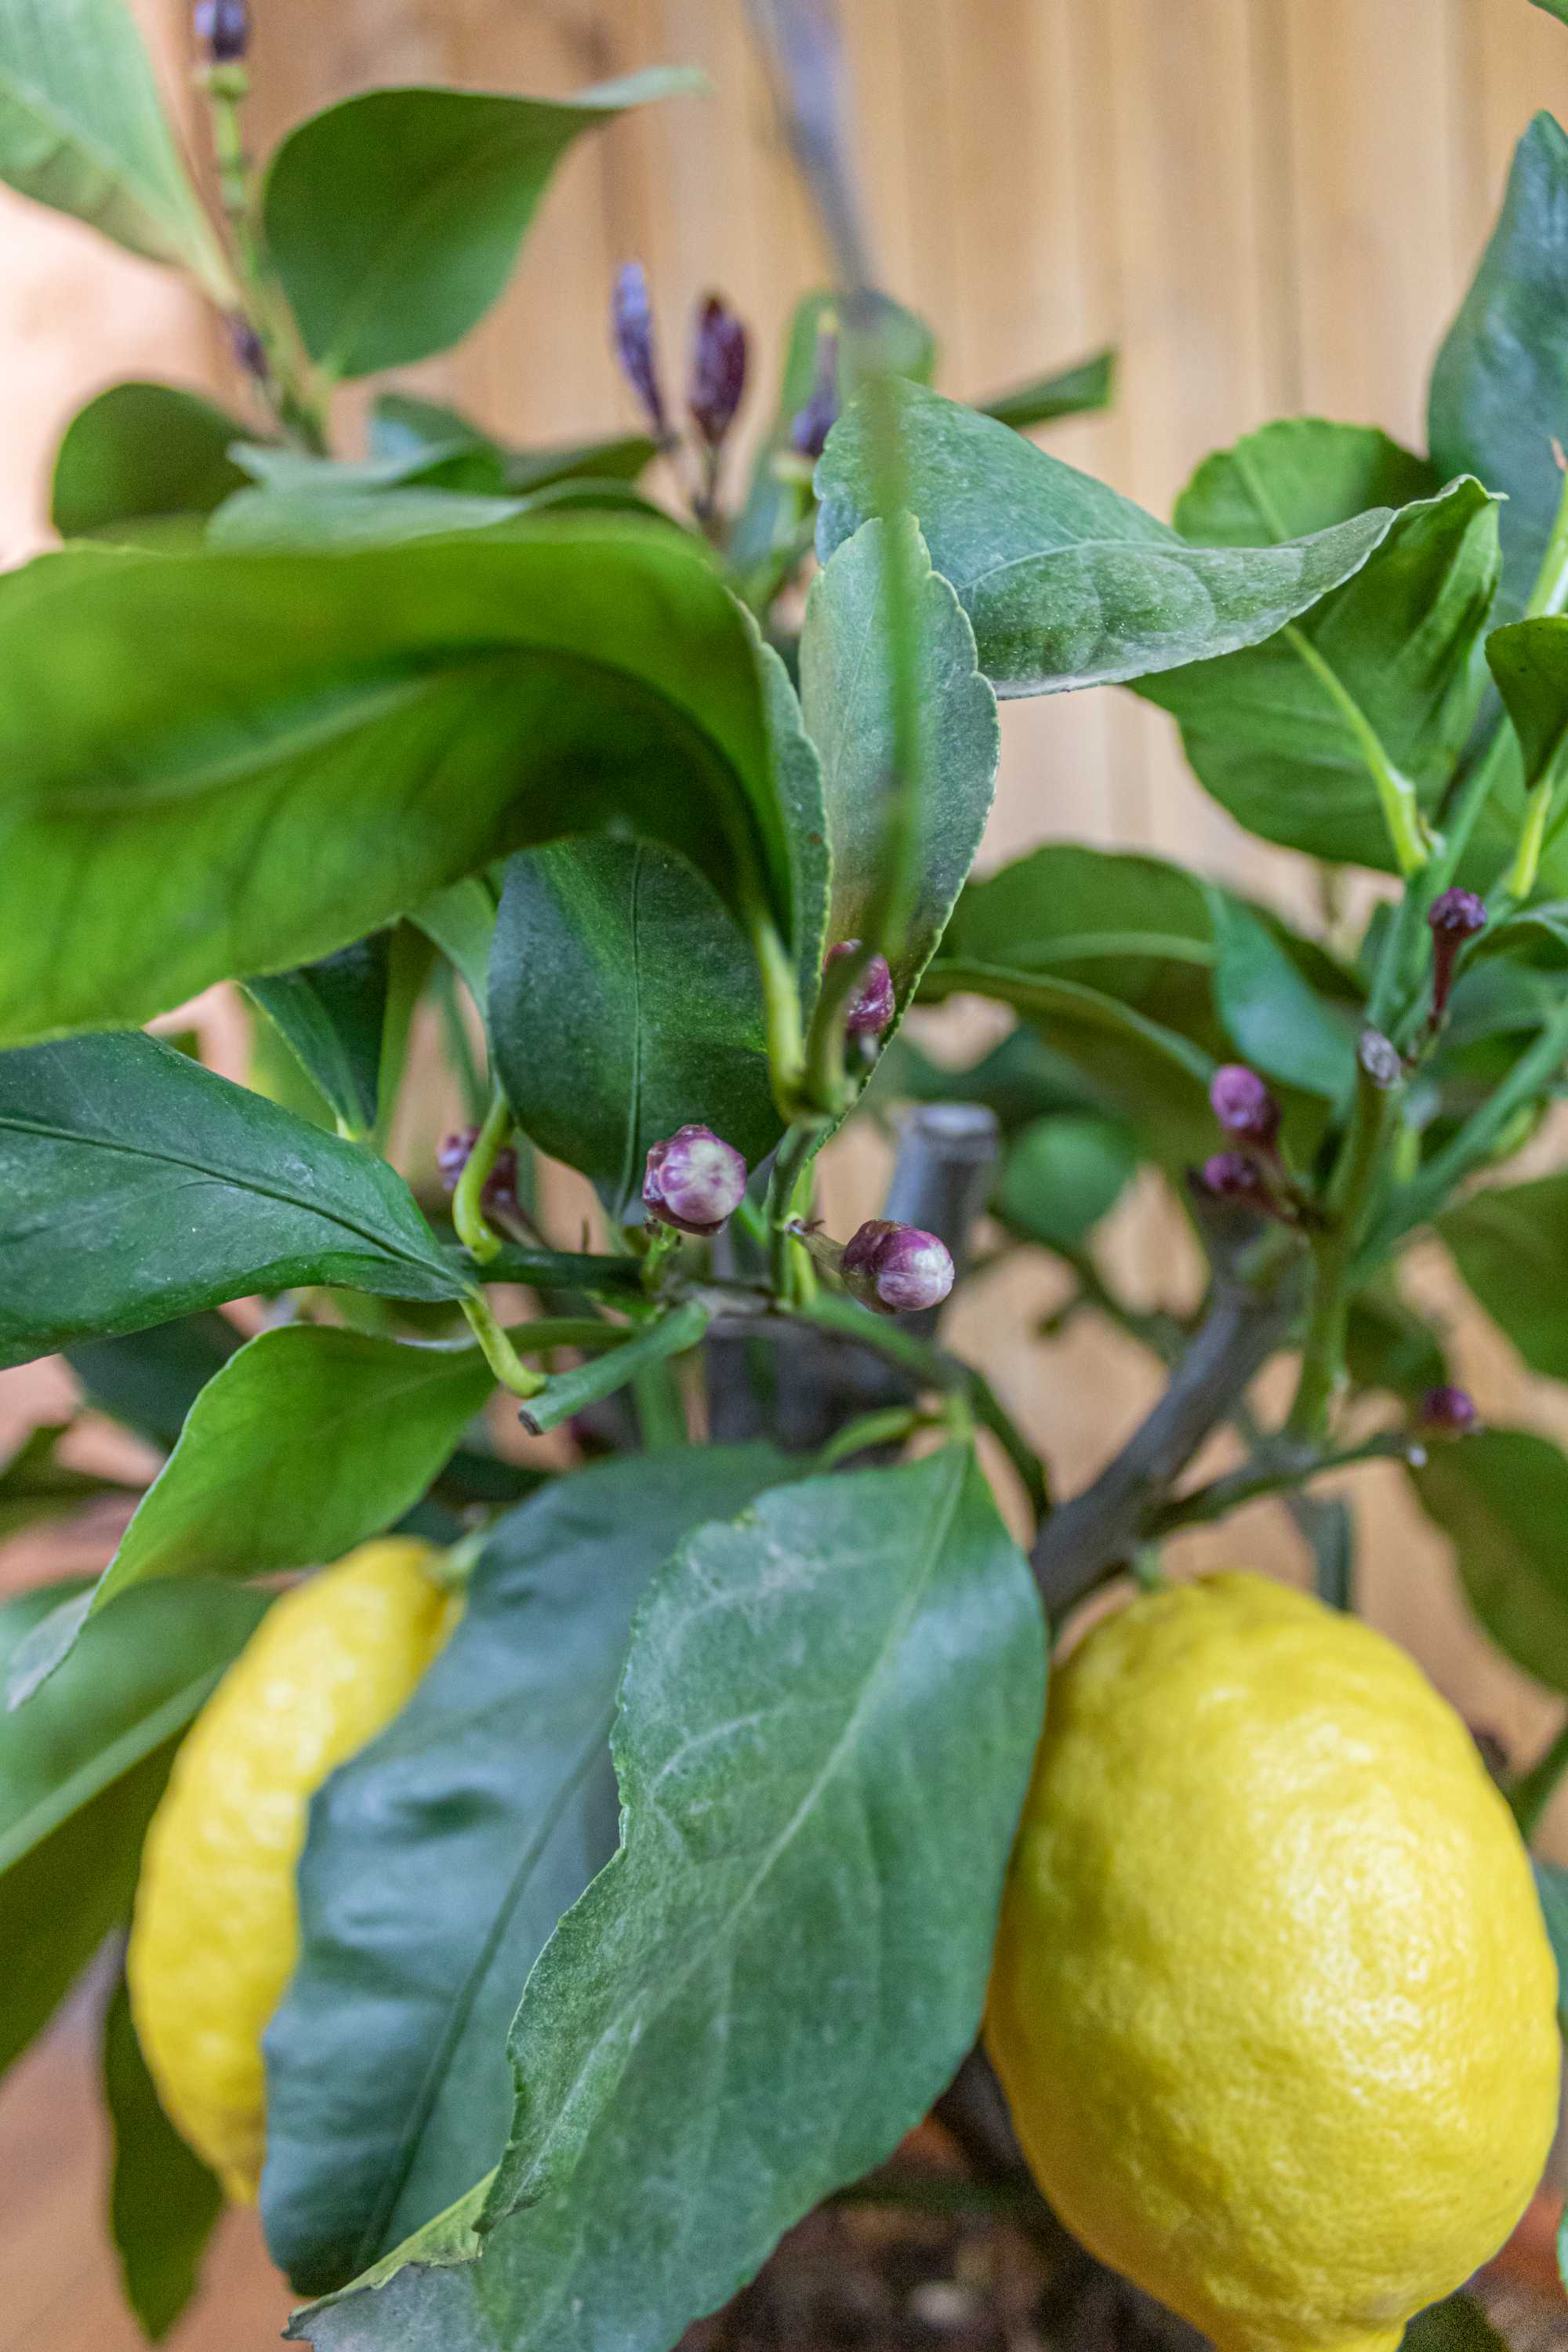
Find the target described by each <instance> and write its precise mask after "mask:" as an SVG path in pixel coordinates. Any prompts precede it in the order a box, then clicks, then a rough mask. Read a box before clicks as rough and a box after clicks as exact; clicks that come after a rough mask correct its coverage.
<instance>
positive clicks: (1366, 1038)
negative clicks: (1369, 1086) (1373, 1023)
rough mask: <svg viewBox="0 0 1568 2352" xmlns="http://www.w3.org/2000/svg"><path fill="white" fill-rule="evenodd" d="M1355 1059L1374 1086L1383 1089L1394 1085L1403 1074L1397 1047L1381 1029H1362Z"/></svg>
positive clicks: (1403, 1070) (1402, 1062)
mask: <svg viewBox="0 0 1568 2352" xmlns="http://www.w3.org/2000/svg"><path fill="white" fill-rule="evenodd" d="M1356 1059H1357V1061H1358V1062H1359V1063H1360V1064H1361V1066H1362V1068H1363V1070H1364V1071H1365V1072H1366V1075H1367V1076H1368V1077H1369V1078H1370V1079H1371V1080H1372V1083H1373V1086H1374V1087H1383V1088H1384V1090H1385V1091H1386V1090H1387V1088H1388V1087H1396V1086H1397V1085H1398V1084H1399V1081H1400V1079H1401V1078H1402V1077H1403V1076H1405V1064H1404V1061H1403V1059H1402V1058H1401V1055H1400V1052H1399V1048H1398V1046H1397V1045H1394V1042H1393V1040H1392V1039H1391V1038H1388V1037H1385V1036H1384V1034H1383V1032H1382V1030H1381V1029H1363V1031H1362V1033H1361V1037H1360V1040H1359V1041H1358V1043H1357V1045H1356Z"/></svg>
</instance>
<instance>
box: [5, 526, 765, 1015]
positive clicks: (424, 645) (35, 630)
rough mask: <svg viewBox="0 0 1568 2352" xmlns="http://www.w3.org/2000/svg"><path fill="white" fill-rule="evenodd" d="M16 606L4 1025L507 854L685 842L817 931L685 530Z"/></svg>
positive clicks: (293, 941)
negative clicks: (576, 840) (794, 883)
mask: <svg viewBox="0 0 1568 2352" xmlns="http://www.w3.org/2000/svg"><path fill="white" fill-rule="evenodd" d="M6 586H7V593H6V595H5V597H4V598H0V681H3V683H0V780H3V781H0V815H3V816H4V817H5V818H7V819H9V821H10V832H9V836H8V839H7V845H6V856H5V861H4V863H3V865H0V1039H3V1040H5V1041H7V1042H21V1041H23V1040H26V1039H27V1038H30V1037H33V1036H37V1034H40V1033H41V1032H44V1031H49V1032H53V1033H58V1032H61V1031H64V1030H68V1029H77V1028H83V1027H90V1026H94V1025H97V1026H105V1025H109V1024H114V1023H123V1022H131V1021H138V1020H142V1019H144V1018H149V1017H151V1015H152V1014H153V1013H154V1012H156V1011H160V1010H167V1009H168V1008H169V1007H170V1006H171V1005H172V1004H174V1003H179V1002H180V1001H182V1000H183V999H184V997H185V996H187V995H188V994H190V993H192V992H194V991H195V990H196V989H198V988H201V987H203V986H205V984H206V983H207V982H210V981H212V980H215V979H218V978H223V977H236V976H249V975H251V974H254V973H258V972H268V971H281V970H285V969H287V968H289V966H292V965H296V964H300V963H306V962H311V961H316V960H317V959H318V958H320V957H321V956H323V955H329V954H331V953H332V952H334V951H335V950H337V949H339V948H342V947H346V946H347V945H348V944H349V943H350V941H351V940H356V939H362V938H363V937H364V935H365V934H366V933H367V932H368V931H371V930H373V929H375V928H376V926H377V925H378V924H381V923H384V922H385V921H387V920H388V919H390V918H391V917H392V916H394V915H395V914H398V913H400V912H402V911H404V910H405V909H406V908H410V907H413V906H416V905H417V904H418V903H419V902H420V901H421V900H422V899H424V898H427V897H428V896H429V895H430V893H431V892H432V891H434V890H437V889H440V888H442V887H445V886H447V884H449V883H452V882H455V881H457V880H458V879H459V878H460V877H462V876H463V875H464V874H467V873H469V872H472V871H475V870H477V869H478V868H479V867H480V866H485V865H488V864H489V862H490V861H491V860H492V859H494V858H496V857H499V856H502V855H504V854H505V853H506V852H507V851H509V850H510V849H514V848H521V847H522V846H524V845H529V844H531V843H534V842H539V841H542V840H548V839H552V838H556V837H558V836H559V835H560V834H561V833H562V832H563V830H566V829H568V828H569V829H571V830H572V831H574V832H578V833H592V832H599V831H615V832H618V833H620V834H621V835H626V833H628V832H629V833H634V834H637V835H643V836H649V837H654V838H658V839H660V840H662V841H663V842H664V843H666V845H668V846H671V847H673V848H676V849H678V850H679V851H680V852H681V853H682V854H683V855H688V856H690V857H691V858H692V860H693V862H694V863H695V864H696V865H698V866H700V868H701V869H702V870H703V871H704V872H705V873H706V874H707V876H708V877H709V879H710V881H711V882H712V883H713V885H714V887H715V888H716V889H718V890H719V892H720V894H721V896H722V897H723V898H725V900H726V903H728V904H730V905H731V906H739V905H741V904H742V903H743V902H745V901H747V900H748V898H750V897H758V896H762V895H766V896H768V897H770V898H771V900H772V904H773V912H774V918H775V920H776V922H777V924H778V928H779V929H780V932H781V935H783V936H784V937H786V938H787V937H791V936H793V935H794V928H795V927H794V921H793V918H792V911H791V883H790V869H789V856H788V849H787V845H786V842H785V837H784V818H783V815H782V813H781V811H780V808H779V805H778V800H777V793H776V787H775V784H774V782H773V755H772V750H771V745H770V741H769V736H768V731H767V714H766V707H765V681H764V680H763V677H762V676H761V672H760V668H759V662H758V656H757V653H756V648H755V644H754V639H753V635H752V631H751V630H750V628H749V626H748V624H747V622H746V620H745V617H744V615H743V614H742V612H741V611H740V610H739V608H738V607H737V606H736V605H735V604H734V603H733V601H732V599H731V597H730V596H729V594H728V593H727V592H726V591H725V589H724V588H723V586H722V584H721V582H720V581H719V580H718V578H717V577H716V575H715V574H714V572H713V571H712V569H711V567H710V565H709V563H708V562H706V560H705V559H704V558H703V557H702V556H701V555H700V553H698V552H697V551H696V550H695V549H694V548H692V547H691V546H689V544H688V543H687V542H686V541H685V540H684V539H683V538H682V537H681V536H680V535H679V534H678V533H676V532H675V531H673V530H668V529H665V528H661V529H659V530H643V529H640V528H637V527H636V526H634V525H631V524H611V523H608V522H606V521H604V520H589V519H587V518H580V519H578V520H576V521H566V520H563V521H559V522H553V523H549V524H544V523H540V524H532V525H529V526H527V527H526V530H525V529H524V527H523V526H521V525H520V526H518V527H517V529H516V530H515V531H513V532H510V533H509V534H508V535H507V537H506V538H505V539H504V540H500V539H496V538H495V537H493V536H486V535H483V534H479V535H473V536H470V537H468V538H466V539H462V540H455V541H426V542H422V543H418V544H415V545H412V546H406V547H397V548H388V549H379V550H371V551H366V552H364V553H360V554H353V555H344V556H342V557H341V558H339V559H337V560H335V561H334V562H331V563H325V562H321V560H320V558H319V557H314V558H313V557H309V556H303V555H251V556H242V555H229V556H224V555H218V554H211V553H208V554H203V555H195V556H184V555H176V556H164V557H159V558H153V557H137V556H109V555H95V556H93V557H92V558H90V559H89V558H87V557H85V556H77V557H71V556H55V557H45V558H43V559H41V561H40V562H38V563H37V564H35V565H34V566H32V567H30V570H29V571H27V572H23V573H20V574H13V575H12V576H11V578H10V580H9V581H8V582H7V583H6Z"/></svg>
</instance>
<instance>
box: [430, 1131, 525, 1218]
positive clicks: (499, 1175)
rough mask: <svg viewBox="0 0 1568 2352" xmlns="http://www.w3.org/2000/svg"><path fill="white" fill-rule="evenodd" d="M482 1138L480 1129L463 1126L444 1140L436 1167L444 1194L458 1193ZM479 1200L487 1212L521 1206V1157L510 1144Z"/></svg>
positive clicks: (438, 1151)
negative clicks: (518, 1168)
mask: <svg viewBox="0 0 1568 2352" xmlns="http://www.w3.org/2000/svg"><path fill="white" fill-rule="evenodd" d="M478 1141H479V1129H478V1128H477V1127H459V1128H458V1129H455V1131H454V1132H453V1133H452V1134H450V1135H447V1136H443V1137H442V1139H441V1142H440V1145H439V1147H438V1148H437V1153H436V1165H437V1168H438V1169H439V1171H440V1172H441V1189H442V1191H443V1192H456V1191H457V1189H458V1179H459V1177H460V1176H461V1175H462V1172H463V1171H464V1169H465V1168H466V1167H467V1166H468V1160H469V1159H470V1157H471V1156H472V1153H473V1149H474V1146H475V1144H476V1143H477V1142H478ZM479 1200H480V1203H481V1205H482V1206H483V1207H485V1208H487V1209H500V1210H502V1211H505V1210H508V1209H513V1210H515V1209H516V1207H517V1205H518V1199H517V1154H516V1152H515V1151H514V1150H512V1149H511V1147H510V1144H509V1145H508V1146H507V1147H506V1149H505V1150H501V1151H498V1152H497V1154H496V1160H495V1166H494V1167H493V1168H492V1169H491V1170H490V1172H489V1175H488V1176H487V1177H486V1178H485V1182H484V1190H483V1192H481V1193H480V1195H479Z"/></svg>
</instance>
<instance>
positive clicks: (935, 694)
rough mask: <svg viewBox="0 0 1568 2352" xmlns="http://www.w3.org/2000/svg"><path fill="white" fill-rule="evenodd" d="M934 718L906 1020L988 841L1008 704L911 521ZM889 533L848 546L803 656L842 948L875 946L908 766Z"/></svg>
mask: <svg viewBox="0 0 1568 2352" xmlns="http://www.w3.org/2000/svg"><path fill="white" fill-rule="evenodd" d="M899 528H900V530H902V531H903V532H904V533H905V534H906V541H907V544H906V548H905V551H904V554H903V558H902V568H903V572H904V576H905V578H906V579H907V580H908V581H909V582H910V583H911V593H912V595H913V597H914V600H915V620H916V629H917V639H918V645H919V652H918V656H917V663H918V669H917V686H918V692H919V698H920V708H921V716H922V719H923V720H924V755H923V765H922V778H923V801H922V806H921V856H920V864H919V891H918V896H917V898H916V900H915V903H914V906H913V908H912V909H911V911H910V920H909V926H908V930H907V933H906V937H905V941H904V945H903V948H902V950H901V951H900V954H899V955H898V956H897V957H896V959H894V961H893V980H894V983H895V987H896V991H897V995H898V1002H899V1005H900V1011H901V1010H902V1009H903V1007H904V1006H905V1005H907V1004H908V1003H909V1001H910V997H911V996H912V995H913V993H914V990H915V986H916V983H917V982H918V981H919V979H920V976H921V972H922V971H924V970H925V968H926V965H927V964H928V963H929V962H930V961H931V956H932V954H933V952H934V950H935V949H936V945H937V941H938V940H940V939H941V937H942V930H943V928H944V926H945V925H946V922H947V919H948V917H949V915H950V914H951V913H952V908H953V904H954V902H955V900H956V899H957V897H958V894H959V891H960V889H961V888H962V887H963V880H964V877H965V876H966V875H967V874H968V872H969V869H970V866H972V865H973V862H974V856H975V852H976V851H977V850H978V849H979V847H980V839H981V835H982V834H983V833H984V830H985V820H986V817H987V816H988V814H990V809H991V796H992V793H993V790H994V785H995V781H996V762H997V760H998V758H999V757H1000V753H1001V731H1000V727H999V724H998V720H997V715H996V698H995V696H994V694H993V692H992V691H991V688H990V687H989V685H988V684H987V683H986V681H985V679H984V677H981V675H980V673H979V671H978V669H977V668H976V667H975V652H974V633H973V630H972V629H971V627H970V625H969V623H968V621H967V620H966V619H965V617H964V614H963V608H962V606H961V605H960V604H959V602H958V599H957V597H956V596H955V595H954V594H953V592H952V588H951V587H950V586H949V585H948V583H947V582H946V581H945V580H942V579H939V578H938V576H937V574H936V573H935V572H933V571H932V570H931V558H930V557H929V555H928V554H927V553H926V550H925V546H924V543H923V541H921V536H920V533H919V531H918V530H916V529H915V527H914V525H913V524H912V523H911V522H910V521H909V520H908V518H907V517H906V518H904V519H903V520H901V521H900V525H899ZM884 531H885V526H884V525H883V524H882V523H880V522H869V523H867V524H866V525H865V527H864V528H863V529H862V530H859V531H858V532H857V534H856V536H855V537H854V538H853V539H852V540H847V541H846V542H845V543H844V545H843V546H842V547H841V548H840V549H839V550H838V551H837V554H836V555H835V556H834V557H833V559H832V561H831V562H829V563H828V564H827V565H826V567H825V568H824V570H823V571H822V572H819V573H818V575H817V577H816V581H815V582H814V583H813V584H812V590H811V593H810V596H809V597H808V598H807V600H806V609H805V630H804V632H803V634H802V636H801V645H800V687H801V709H802V711H803V713H804V715H805V725H806V731H807V732H808V734H809V735H810V736H811V739H812V740H813V742H815V744H816V748H817V750H818V751H819V752H820V753H821V755H822V785H823V798H824V801H825V803H826V814H827V838H828V843H829V846H830V848H831V850H832V855H833V864H832V874H833V897H832V911H831V914H830V916H829V919H828V933H829V936H830V938H831V939H832V940H849V939H860V938H863V937H864V936H865V935H866V932H867V930H868V923H869V919H870V916H871V911H872V907H873V903H874V901H875V900H876V898H877V895H878V890H879V877H880V874H881V870H882V865H883V850H884V844H885V839H886V833H887V823H888V803H889V780H890V778H891V776H892V773H893V768H894V756H895V755H894V718H893V704H894V678H893V668H892V661H893V654H892V625H891V621H890V617H889V612H888V605H887V577H886V575H887V564H888V557H887V551H886V545H885V540H884Z"/></svg>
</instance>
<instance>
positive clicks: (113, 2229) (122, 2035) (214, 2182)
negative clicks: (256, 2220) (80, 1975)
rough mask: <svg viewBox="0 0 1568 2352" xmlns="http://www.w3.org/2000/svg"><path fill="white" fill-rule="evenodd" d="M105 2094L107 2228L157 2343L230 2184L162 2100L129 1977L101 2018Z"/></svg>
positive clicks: (128, 2291) (136, 2307) (184, 2293)
mask: <svg viewBox="0 0 1568 2352" xmlns="http://www.w3.org/2000/svg"><path fill="white" fill-rule="evenodd" d="M103 2090H104V2098H105V2102H106V2104H107V2105H108V2108H109V2119H110V2125H111V2126H112V2128H113V2133H114V2159H113V2169H112V2171H111V2172H110V2184H109V2224H110V2234H111V2235H112V2237H113V2240H114V2245H115V2251H116V2252H117V2253H118V2254H119V2256H120V2275H121V2280H122V2282H123V2284H124V2287H125V2300H126V2301H127V2303H128V2304H129V2305H131V2308H132V2311H133V2312H134V2313H135V2314H136V2316H137V2318H138V2319H139V2320H140V2321H141V2323H142V2328H143V2330H144V2331H145V2333H146V2334H147V2335H148V2336H150V2337H151V2338H152V2340H153V2343H154V2344H156V2343H159V2342H161V2341H162V2339H163V2337H164V2336H166V2335H167V2334H168V2332H169V2330H170V2328H171V2327H173V2326H174V2322H175V2320H176V2319H178V2318H179V2316H180V2314H181V2313H182V2312H183V2311H184V2308H185V2305H187V2304H188V2303H189V2302H190V2300H191V2297H192V2296H193V2295H194V2294H195V2291H196V2281H197V2277H198V2274H199V2273H200V2269H201V2262H202V2256H203V2255H204V2254H205V2252H206V2247H207V2241H208V2239H209V2238H210V2237H211V2236H212V2233H213V2228H214V2225H215V2224H216V2221H217V2218H218V2215H219V2214H220V2213H221V2212H222V2210H223V2189H222V2188H221V2187H220V2185H219V2183H218V2179H217V2176H216V2173H212V2172H209V2171H208V2170H207V2168H206V2166H205V2164H204V2163H203V2162H202V2160H201V2158H200V2157H199V2156H198V2155H197V2154H196V2153H195V2149H194V2148H192V2147H187V2146H186V2144H185V2142H184V2140H183V2139H182V2138H181V2137H180V2135H179V2133H178V2132H177V2131H176V2130H175V2129H174V2125H173V2124H172V2123H171V2122H170V2121H169V2118H168V2116H166V2115H165V2114H164V2113H163V2107H162V2106H161V2105H160V2104H159V2100H158V2094H157V2092H156V2091H155V2090H154V2089H153V2077H152V2075H151V2074H149V2073H148V2072H147V2062H146V2060H145V2059H144V2058H143V2057H142V2044H141V2043H140V2042H138V2040H137V2039H136V2028H135V2025H134V2024H133V2023H132V2017H131V2002H130V2000H129V1997H128V1996H127V1993H126V1990H125V1979H124V1978H123V1977H120V1978H119V1979H117V1980H116V1982H115V1987H114V1991H113V1993H112V1995H111V1997H110V2003H109V2009H108V2011H107V2013H106V2015H105V2017H104V2021H103Z"/></svg>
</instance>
